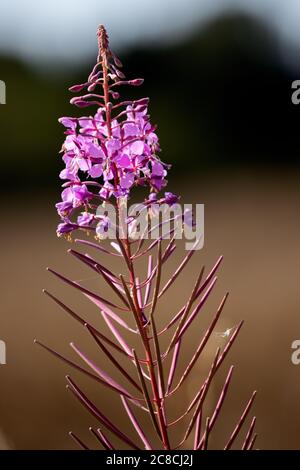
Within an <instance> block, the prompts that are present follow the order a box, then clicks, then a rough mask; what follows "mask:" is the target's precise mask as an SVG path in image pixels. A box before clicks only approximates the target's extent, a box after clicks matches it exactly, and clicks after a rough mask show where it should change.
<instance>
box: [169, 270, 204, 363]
mask: <svg viewBox="0 0 300 470" xmlns="http://www.w3.org/2000/svg"><path fill="white" fill-rule="evenodd" d="M203 272H204V268H202V270H201V271H200V274H199V276H198V278H197V281H196V283H195V285H194V288H193V290H192V293H191V295H190V297H189V299H188V301H187V303H186V307H185V309H184V312H183V315H182V316H181V318H180V321H179V324H178V325H177V328H176V330H175V333H174V335H173V338H172V340H171V342H170V345H169V346H168V348H167V351H166V355H167V354H168V353H169V351H170V350H171V349H172V348H173V346H174V345H175V343H176V341H177V338H178V336H179V333H180V330H181V328H182V327H183V325H184V322H185V321H186V319H187V317H188V315H189V313H190V309H191V308H192V305H193V302H194V299H195V294H196V292H197V290H198V287H199V284H200V282H201V279H202V277H203Z"/></svg>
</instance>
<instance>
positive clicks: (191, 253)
mask: <svg viewBox="0 0 300 470" xmlns="http://www.w3.org/2000/svg"><path fill="white" fill-rule="evenodd" d="M194 253H195V251H194V250H191V251H189V252H188V254H187V255H186V257H185V258H184V259H183V261H182V262H181V264H180V265H179V266H178V268H177V269H176V271H175V272H174V274H173V276H171V277H170V279H169V280H168V281H167V283H166V284H165V285H164V287H163V288H162V290H161V291H160V293H159V295H158V298H160V297H161V296H162V295H163V294H164V293H165V292H166V291H167V290H168V289H169V287H171V285H172V284H173V282H174V281H175V280H176V279H177V277H178V276H179V274H180V273H181V271H182V270H183V268H184V267H185V266H186V265H187V263H188V262H189V260H190V259H191V258H192V256H193V254H194Z"/></svg>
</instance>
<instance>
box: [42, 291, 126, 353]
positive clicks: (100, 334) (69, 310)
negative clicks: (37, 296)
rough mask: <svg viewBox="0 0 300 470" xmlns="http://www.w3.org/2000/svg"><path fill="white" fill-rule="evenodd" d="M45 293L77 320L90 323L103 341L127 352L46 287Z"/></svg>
mask: <svg viewBox="0 0 300 470" xmlns="http://www.w3.org/2000/svg"><path fill="white" fill-rule="evenodd" d="M43 292H44V293H45V294H47V295H48V297H50V298H51V299H52V300H54V302H55V303H57V304H58V305H59V306H60V307H61V308H62V309H63V310H65V311H66V312H67V313H68V314H69V315H71V317H73V318H74V319H75V320H77V321H78V322H79V323H81V324H82V325H83V326H85V325H86V324H88V325H89V328H90V329H91V330H93V332H94V334H95V335H97V336H98V337H99V338H101V339H102V340H103V341H105V342H106V343H107V344H109V345H110V346H111V347H112V348H114V349H116V350H117V351H118V352H120V353H121V354H125V355H126V356H127V354H126V353H125V352H124V350H123V349H122V348H120V347H119V346H118V345H117V344H115V343H114V342H113V341H111V340H110V339H109V338H107V337H106V336H105V335H103V334H102V333H101V332H100V331H99V330H97V329H96V328H95V327H93V326H92V325H90V324H89V323H87V322H86V320H84V319H83V318H82V317H80V316H79V315H78V314H77V313H75V312H74V311H73V310H71V309H70V308H69V307H67V306H66V305H65V304H64V303H63V302H61V301H60V300H59V299H57V298H56V297H55V296H54V295H52V294H50V292H48V291H46V290H45V289H44V290H43Z"/></svg>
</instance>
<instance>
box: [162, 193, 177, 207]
mask: <svg viewBox="0 0 300 470" xmlns="http://www.w3.org/2000/svg"><path fill="white" fill-rule="evenodd" d="M178 201H179V197H178V196H176V194H173V193H165V202H166V203H167V204H169V206H172V205H173V204H176V203H177V202H178Z"/></svg>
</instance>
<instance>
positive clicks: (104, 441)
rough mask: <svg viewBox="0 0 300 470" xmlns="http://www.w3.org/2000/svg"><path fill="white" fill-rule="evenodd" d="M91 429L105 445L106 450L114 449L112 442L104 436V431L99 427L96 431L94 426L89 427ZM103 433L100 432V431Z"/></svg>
mask: <svg viewBox="0 0 300 470" xmlns="http://www.w3.org/2000/svg"><path fill="white" fill-rule="evenodd" d="M89 431H90V432H91V433H92V434H93V436H95V438H96V439H97V441H98V442H100V444H101V445H102V446H103V447H104V449H105V450H114V447H113V446H112V444H111V443H110V442H109V441H108V439H107V438H106V437H105V436H104V434H103V432H102V431H101V430H99V429H97V431H95V430H94V429H93V428H92V427H90V428H89ZM99 431H100V432H101V434H100V432H99Z"/></svg>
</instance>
